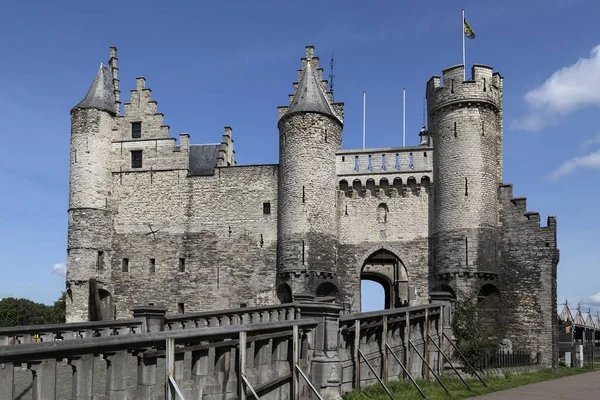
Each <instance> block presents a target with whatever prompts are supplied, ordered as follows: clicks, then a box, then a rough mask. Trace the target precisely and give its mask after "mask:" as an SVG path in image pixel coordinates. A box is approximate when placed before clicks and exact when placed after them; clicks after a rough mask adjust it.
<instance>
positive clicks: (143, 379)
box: [137, 354, 158, 400]
mask: <svg viewBox="0 0 600 400" xmlns="http://www.w3.org/2000/svg"><path fill="white" fill-rule="evenodd" d="M156 360H157V359H156V357H152V358H144V357H142V355H141V354H140V355H139V356H138V370H137V391H138V395H139V398H140V399H149V400H153V399H155V398H156V396H157V393H158V391H157V390H156Z"/></svg>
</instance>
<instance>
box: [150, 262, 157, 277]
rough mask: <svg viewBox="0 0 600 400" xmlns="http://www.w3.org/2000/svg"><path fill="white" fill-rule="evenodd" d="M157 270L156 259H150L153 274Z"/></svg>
mask: <svg viewBox="0 0 600 400" xmlns="http://www.w3.org/2000/svg"><path fill="white" fill-rule="evenodd" d="M155 272H156V259H154V258H151V259H150V273H151V274H153V273H155Z"/></svg>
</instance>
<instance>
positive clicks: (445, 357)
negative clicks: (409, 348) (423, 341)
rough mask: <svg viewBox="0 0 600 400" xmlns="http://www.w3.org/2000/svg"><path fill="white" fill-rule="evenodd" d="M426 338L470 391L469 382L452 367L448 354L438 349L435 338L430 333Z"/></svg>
mask: <svg viewBox="0 0 600 400" xmlns="http://www.w3.org/2000/svg"><path fill="white" fill-rule="evenodd" d="M427 338H428V340H429V339H430V340H431V343H433V345H434V346H435V347H436V348H437V349H438V351H439V352H440V353H441V355H442V356H443V357H444V359H445V360H446V361H447V362H448V364H450V366H451V367H452V369H453V370H454V372H455V373H456V375H458V377H459V378H460V380H461V381H462V383H464V385H465V386H466V387H467V389H469V390H470V391H471V392H472V391H473V389H471V386H469V384H468V383H467V381H465V380H464V379H463V377H462V375H461V374H460V372H458V370H457V369H456V368H455V367H454V364H452V361H450V359H449V358H448V356H446V355H445V354H444V352H443V351H442V349H440V346H438V345H437V343H436V342H435V340H433V338H432V337H431V336H430V335H427Z"/></svg>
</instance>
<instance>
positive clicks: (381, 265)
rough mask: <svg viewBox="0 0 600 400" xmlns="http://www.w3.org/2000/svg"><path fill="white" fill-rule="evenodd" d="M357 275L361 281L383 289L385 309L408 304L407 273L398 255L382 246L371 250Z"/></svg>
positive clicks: (366, 254) (363, 259)
mask: <svg viewBox="0 0 600 400" xmlns="http://www.w3.org/2000/svg"><path fill="white" fill-rule="evenodd" d="M359 274H360V279H361V281H363V280H368V281H373V282H376V283H378V284H380V285H381V286H382V287H383V290H384V297H385V299H384V308H385V309H388V308H395V307H400V306H402V305H407V304H408V302H409V294H408V280H409V277H408V271H407V269H406V267H405V265H404V263H403V262H402V260H401V258H400V257H399V256H398V253H396V252H394V251H392V250H390V249H387V248H385V247H383V246H379V247H377V248H373V249H372V250H371V251H370V252H368V253H365V256H364V257H363V258H362V262H361V264H360V267H359ZM361 296H362V293H361ZM361 300H362V299H361Z"/></svg>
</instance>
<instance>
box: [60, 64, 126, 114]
mask: <svg viewBox="0 0 600 400" xmlns="http://www.w3.org/2000/svg"><path fill="white" fill-rule="evenodd" d="M81 108H95V109H96V110H101V111H106V112H110V113H113V114H116V113H117V105H116V103H115V88H114V86H113V77H112V70H111V68H110V67H109V66H107V65H100V69H98V73H97V74H96V77H95V78H94V82H92V86H90V89H89V90H88V92H87V94H86V95H85V97H84V98H83V100H81V101H80V102H79V104H77V105H76V106H75V107H73V110H76V109H81ZM71 111H72V110H71Z"/></svg>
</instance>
